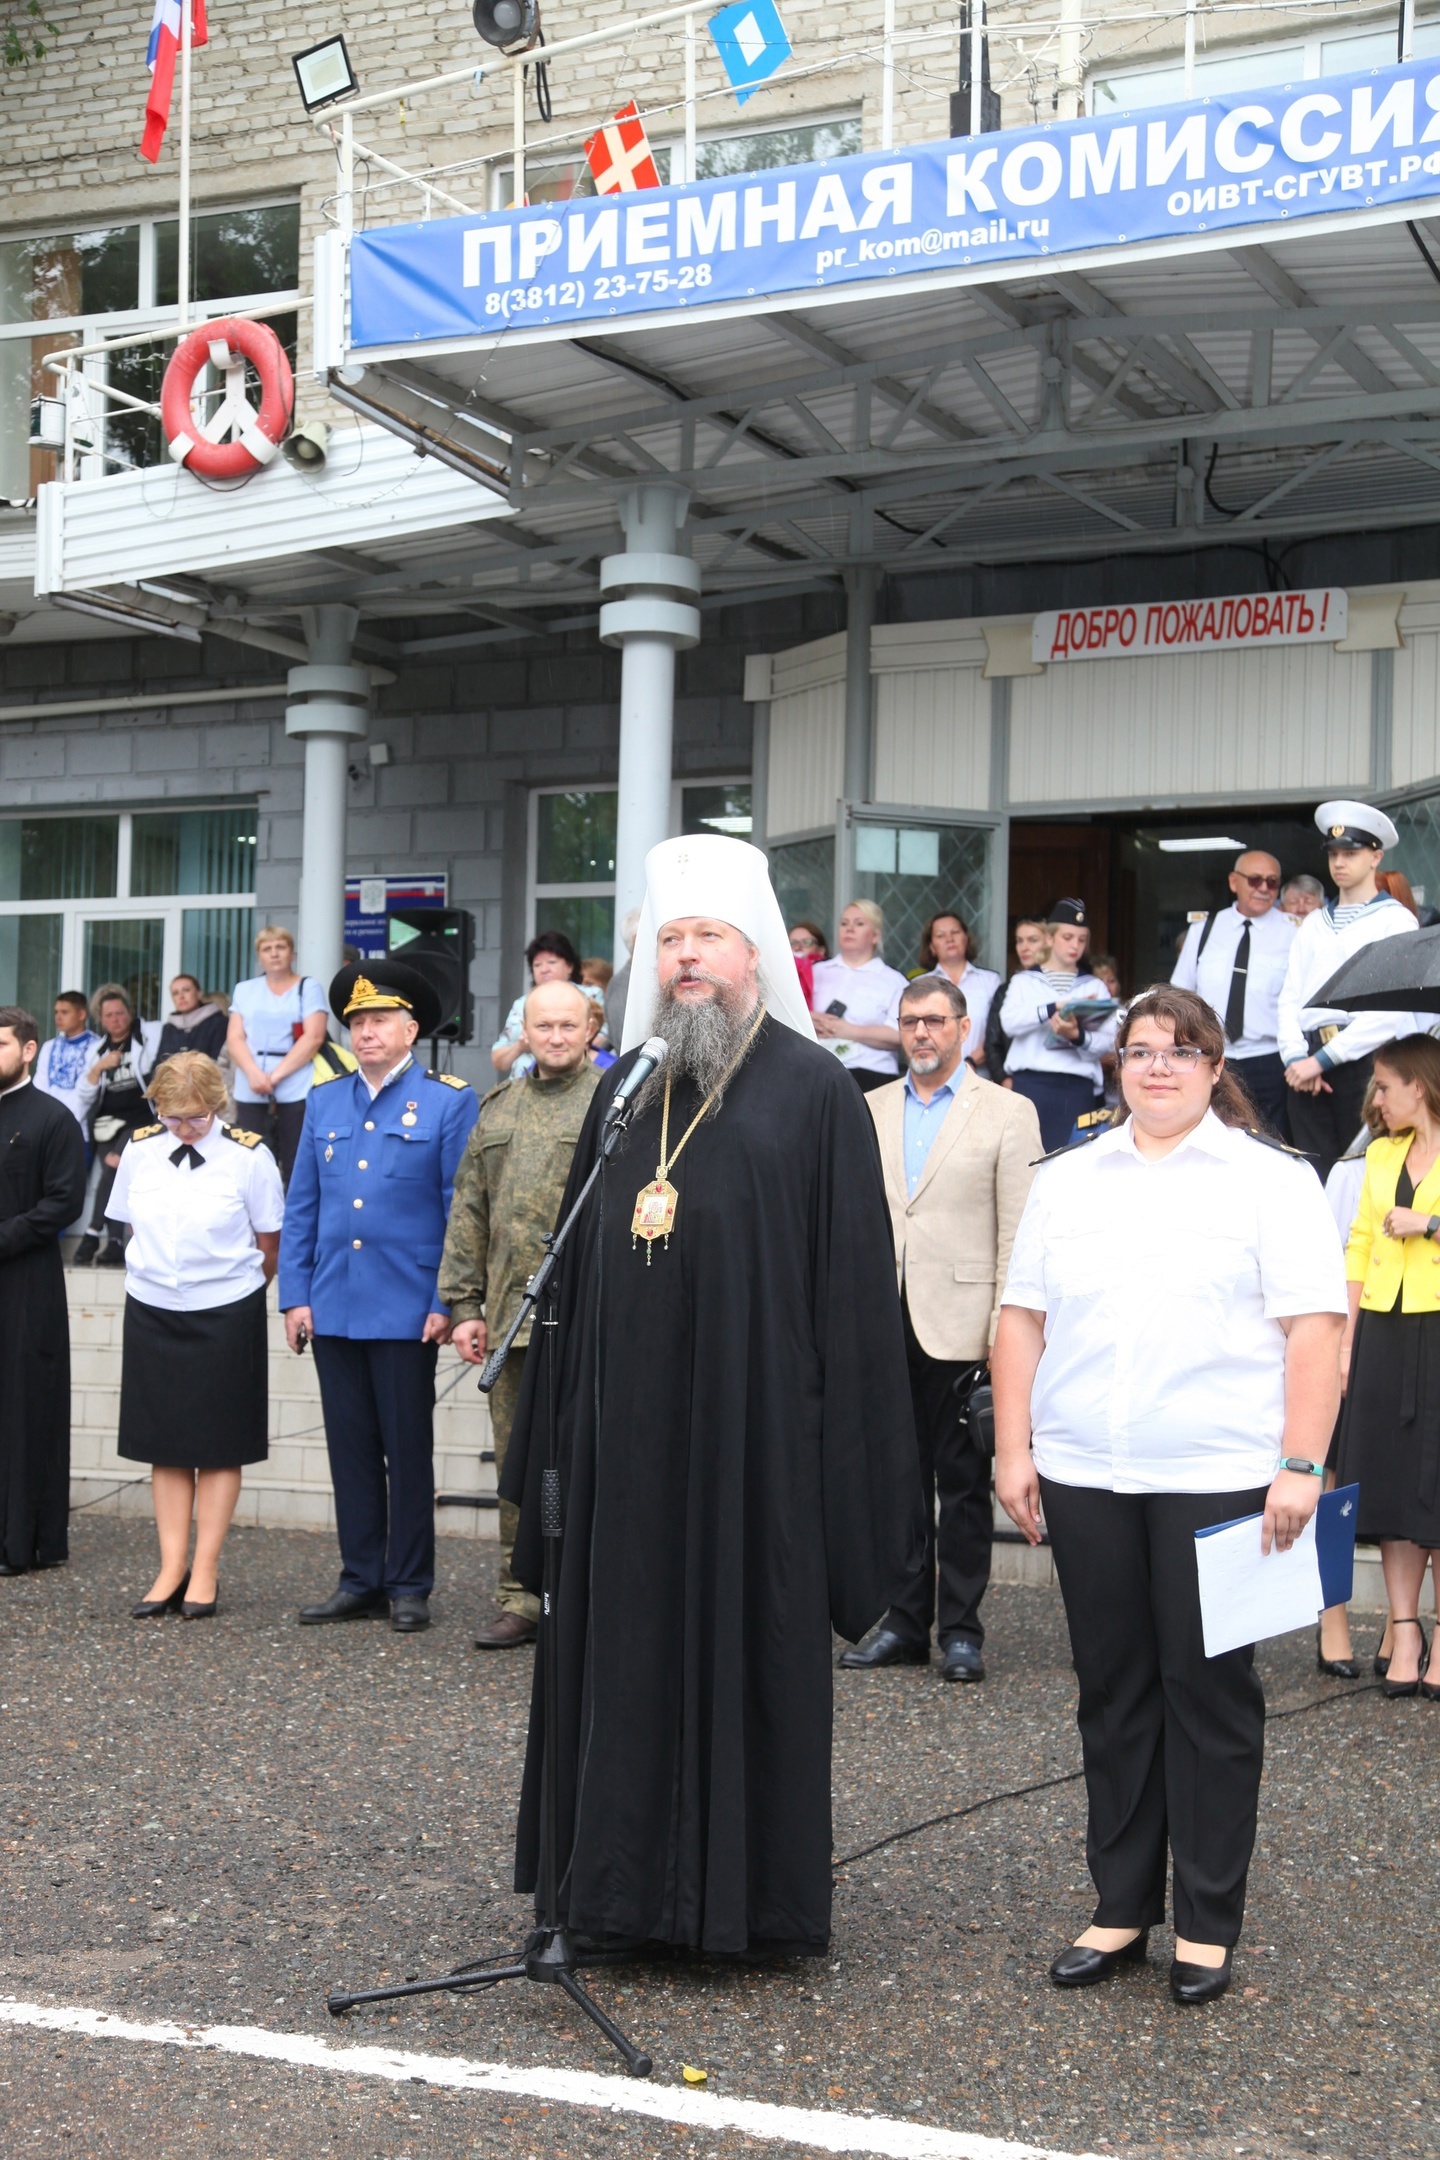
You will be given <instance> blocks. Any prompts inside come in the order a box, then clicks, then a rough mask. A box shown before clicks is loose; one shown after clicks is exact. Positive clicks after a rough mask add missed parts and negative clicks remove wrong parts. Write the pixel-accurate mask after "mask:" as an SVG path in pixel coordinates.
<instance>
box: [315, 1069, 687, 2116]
mask: <svg viewBox="0 0 1440 2160" xmlns="http://www.w3.org/2000/svg"><path fill="white" fill-rule="evenodd" d="M630 1114H631V1106H630V1105H629V1104H628V1103H627V1104H625V1105H624V1106H623V1107H622V1108H621V1109H620V1110H618V1111H616V1112H615V1114H614V1115H613V1116H612V1117H611V1119H610V1122H609V1123H608V1124H607V1125H606V1127H605V1129H604V1132H603V1134H602V1136H601V1141H600V1149H599V1153H598V1154H597V1156H596V1158H595V1164H594V1167H593V1169H592V1170H591V1172H590V1175H589V1176H588V1177H587V1178H586V1180H585V1183H584V1184H583V1185H582V1186H581V1188H580V1190H579V1192H578V1193H577V1194H576V1196H575V1205H574V1206H573V1207H572V1208H571V1210H570V1213H569V1214H568V1215H567V1216H566V1218H565V1220H564V1222H563V1223H562V1224H561V1225H560V1227H559V1229H558V1230H555V1231H552V1233H551V1234H550V1235H549V1236H548V1237H547V1238H546V1240H545V1257H544V1259H543V1260H542V1261H541V1263H540V1265H539V1267H538V1268H537V1269H536V1270H535V1273H534V1274H533V1275H532V1276H531V1278H530V1280H529V1282H528V1283H527V1284H526V1285H525V1295H524V1297H523V1298H522V1299H521V1301H520V1309H519V1311H518V1312H517V1313H516V1315H515V1318H514V1319H513V1320H512V1321H511V1323H510V1326H509V1328H508V1329H507V1330H506V1333H505V1336H504V1339H503V1341H501V1342H500V1343H499V1344H497V1346H496V1348H495V1349H493V1350H492V1351H491V1352H490V1355H489V1356H488V1357H487V1358H486V1360H485V1363H484V1365H483V1366H482V1367H481V1370H480V1387H481V1390H482V1392H483V1393H485V1394H486V1395H488V1394H489V1393H490V1390H491V1389H492V1388H493V1387H494V1385H495V1383H496V1381H497V1380H498V1379H499V1377H500V1374H501V1372H502V1370H503V1368H504V1365H505V1361H506V1359H507V1358H508V1357H509V1355H510V1352H511V1350H512V1349H513V1348H514V1344H515V1338H516V1336H517V1335H518V1334H519V1332H520V1330H521V1328H522V1327H523V1326H524V1325H525V1322H526V1321H527V1320H528V1319H529V1318H530V1316H531V1314H532V1313H533V1312H534V1311H535V1308H536V1307H537V1305H539V1304H540V1303H541V1301H542V1299H543V1301H544V1308H545V1309H544V1313H543V1316H542V1318H541V1321H540V1326H541V1329H542V1331H543V1334H542V1339H543V1341H544V1344H545V1354H546V1360H545V1379H546V1412H547V1418H546V1423H547V1432H546V1450H545V1467H544V1469H543V1470H542V1472H541V1475H540V1535H541V1538H542V1540H543V1542H544V1552H545V1563H544V1573H543V1578H542V1590H541V1601H540V1606H541V1610H540V1644H539V1647H540V1660H541V1664H540V1690H541V1704H542V1712H543V1718H544V1731H545V1757H544V1768H543V1772H542V1776H541V1781H540V1808H541V1848H540V1880H539V1891H538V1895H537V1898H536V1908H537V1910H536V1921H537V1925H536V1926H535V1928H534V1930H533V1931H532V1933H531V1934H530V1935H529V1936H528V1937H527V1939H526V1942H525V1946H524V1948H523V1950H521V1951H519V1952H518V1953H517V1954H516V1956H515V1957H514V1959H513V1960H512V1961H511V1962H509V1963H504V1964H498V1965H488V1964H483V1963H481V1964H475V1965H457V1966H456V1967H455V1968H454V1969H453V1970H452V1971H450V1972H448V1973H445V1974H444V1975H442V1977H441V1978H439V1979H438V1980H410V1981H407V1982H406V1983H405V1984H404V1985H403V1986H401V1987H388V1988H368V1989H365V1990H364V1991H363V1992H361V1993H358V1994H347V1993H346V1992H344V1991H343V1990H342V1989H338V1988H337V1989H335V1990H334V1991H333V1992H332V1993H331V1994H330V1995H329V1996H328V1997H327V1998H326V2005H325V2006H326V2008H327V2009H328V2010H329V2012H330V2015H331V2016H332V2017H341V2016H343V2015H344V2013H345V2012H346V2011H347V2010H351V2009H354V2008H355V2006H356V2005H357V2004H360V2003H376V2002H396V2001H398V2000H399V1999H400V1998H401V1997H402V1996H407V1995H437V1994H440V1993H443V1992H449V1993H451V1994H456V1995H460V1994H474V1993H476V1992H477V1991H478V1990H479V1989H481V1988H489V1987H496V1986H498V1985H499V1983H500V1982H501V1981H502V1980H531V1981H535V1982H537V1983H538V1984H539V1985H541V1986H546V1987H559V1988H562V1989H563V1990H564V1992H565V1993H566V1994H567V1995H568V1996H569V1998H570V2000H571V2002H573V2003H574V2004H575V2005H576V2007H577V2008H578V2009H580V2010H582V2011H583V2012H584V2014H585V2016H586V2017H588V2018H589V2019H590V2020H591V2022H592V2024H595V2025H597V2026H598V2027H599V2028H600V2030H601V2032H602V2033H603V2034H604V2035H605V2038H606V2039H607V2040H608V2041H609V2042H610V2045H611V2046H612V2047H613V2048H615V2049H617V2050H618V2052H619V2053H620V2055H621V2056H622V2057H623V2058H624V2061H625V2065H626V2068H627V2069H628V2070H629V2072H630V2074H631V2076H632V2077H648V2076H649V2075H650V2072H651V2070H652V2068H653V2067H654V2066H653V2064H652V2062H651V2058H650V2057H649V2056H648V2055H647V2054H645V2053H644V2052H643V2050H642V2049H640V2048H637V2047H636V2046H635V2044H634V2042H633V2041H631V2040H628V2039H627V2038H626V2036H625V2034H624V2033H623V2032H621V2030H620V2028H619V2026H618V2025H617V2024H615V2022H614V2020H613V2019H611V2018H609V2017H607V2016H606V2014H605V2012H604V2011H603V2010H602V2009H601V2008H600V2005H599V2004H598V2003H597V2002H596V2001H595V2000H594V1999H593V1998H592V1997H591V1996H590V1995H589V1994H587V1992H586V1990H585V1987H584V1985H583V1983H582V1982H581V1980H580V1979H579V1977H578V1972H579V1968H580V1967H581V1966H583V1965H618V1964H625V1963H628V1962H630V1961H631V1960H632V1959H633V1956H634V1953H633V1952H632V1951H613V1950H611V1951H607V1950H581V1949H579V1948H578V1947H577V1946H576V1943H575V1939H574V1937H573V1936H572V1934H571V1933H570V1930H569V1929H568V1927H566V1925H565V1924H564V1922H563V1921H562V1920H561V1918H560V1794H559V1782H558V1780H557V1778H556V1775H555V1769H556V1760H557V1756H558V1752H559V1745H560V1646H559V1640H558V1636H557V1633H556V1630H557V1628H558V1625H559V1601H560V1546H561V1541H562V1538H563V1536H564V1524H563V1521H562V1514H561V1506H560V1469H559V1435H558V1431H557V1426H556V1366H557V1356H558V1351H557V1343H558V1335H559V1325H560V1323H559V1319H558V1316H557V1313H556V1304H557V1289H558V1285H557V1283H556V1279H555V1274H556V1268H557V1266H558V1264H559V1260H560V1255H561V1253H562V1252H563V1251H564V1249H565V1245H566V1242H567V1240H568V1238H569V1236H570V1233H571V1231H572V1230H573V1229H574V1227H575V1224H576V1222H577V1221H578V1220H579V1218H580V1215H581V1213H582V1211H583V1209H584V1207H585V1204H586V1202H587V1201H588V1199H589V1198H590V1194H591V1191H592V1189H593V1187H594V1185H595V1183H596V1180H597V1179H598V1178H599V1176H600V1174H601V1172H602V1171H603V1170H604V1168H605V1165H606V1163H607V1162H608V1161H609V1159H610V1157H611V1155H612V1154H613V1153H614V1151H615V1149H616V1147H617V1146H618V1145H619V1143H620V1141H621V1139H622V1138H623V1136H624V1134H625V1132H626V1131H627V1129H628V1127H629V1123H630Z"/></svg>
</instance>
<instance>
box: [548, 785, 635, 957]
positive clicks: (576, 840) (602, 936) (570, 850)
mask: <svg viewBox="0 0 1440 2160" xmlns="http://www.w3.org/2000/svg"><path fill="white" fill-rule="evenodd" d="M617 800H618V797H617V795H616V792H615V790H614V788H589V789H585V790H583V791H582V790H579V789H561V788H543V789H537V791H536V793H535V794H534V795H532V796H531V798H530V802H531V807H532V813H533V819H534V824H533V841H532V847H531V862H532V864H533V871H532V877H531V906H530V928H529V931H528V933H527V936H528V937H533V936H534V935H535V932H536V931H537V930H562V931H563V932H564V933H565V935H566V937H568V938H569V940H570V942H571V944H572V945H573V946H574V947H575V949H576V951H577V952H578V953H579V954H580V955H581V956H582V958H583V957H585V956H587V955H589V954H592V953H593V954H597V955H599V956H600V957H601V958H602V959H607V960H608V959H609V957H610V954H611V951H612V950H613V948H614V944H615V808H616V803H617Z"/></svg>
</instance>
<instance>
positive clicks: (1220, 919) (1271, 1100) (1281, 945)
mask: <svg viewBox="0 0 1440 2160" xmlns="http://www.w3.org/2000/svg"><path fill="white" fill-rule="evenodd" d="M1230 890H1231V892H1232V893H1233V894H1234V899H1233V900H1232V902H1231V904H1230V906H1229V907H1228V908H1222V909H1221V910H1220V912H1219V913H1218V914H1216V915H1202V916H1201V918H1200V920H1199V921H1198V922H1194V923H1192V924H1191V925H1190V929H1189V933H1188V934H1187V936H1186V939H1185V943H1184V944H1183V946H1182V947H1181V948H1180V957H1179V959H1178V960H1177V961H1176V963H1175V972H1174V974H1173V975H1172V976H1171V977H1170V980H1171V982H1172V983H1173V984H1174V985H1175V987H1176V989H1177V990H1195V991H1198V992H1199V994H1200V996H1201V997H1203V998H1204V1000H1205V1002H1206V1004H1207V1005H1208V1006H1209V1007H1210V1010H1211V1011H1212V1012H1213V1013H1214V1014H1215V1016H1216V1018H1217V1019H1218V1020H1219V1021H1220V1023H1221V1025H1222V1027H1223V1028H1224V1030H1225V1069H1226V1071H1227V1072H1228V1073H1231V1074H1232V1075H1233V1076H1234V1078H1235V1079H1237V1080H1238V1081H1239V1082H1240V1084H1241V1086H1242V1087H1243V1088H1244V1089H1245V1091H1246V1093H1247V1094H1248V1095H1249V1097H1250V1100H1251V1101H1252V1102H1253V1103H1254V1105H1255V1107H1256V1109H1257V1110H1258V1111H1259V1112H1260V1114H1261V1116H1262V1117H1263V1118H1264V1120H1265V1122H1266V1124H1267V1125H1268V1126H1270V1128H1271V1130H1272V1131H1273V1132H1274V1133H1275V1135H1276V1137H1277V1139H1280V1140H1288V1139H1289V1137H1290V1124H1289V1115H1288V1109H1289V1101H1288V1098H1289V1093H1290V1091H1289V1089H1288V1088H1287V1087H1286V1085H1285V1066H1284V1062H1283V1061H1282V1059H1281V1056H1280V1047H1279V1042H1278V1040H1277V1034H1276V1031H1277V1029H1278V1027H1279V1024H1280V1023H1279V1004H1280V989H1281V985H1282V984H1283V983H1284V980H1285V970H1286V969H1287V967H1288V966H1289V965H1290V953H1291V948H1292V947H1293V945H1294V943H1295V925H1294V923H1293V922H1292V921H1291V919H1290V917H1289V916H1288V915H1286V914H1284V913H1283V912H1282V911H1281V909H1280V908H1278V907H1277V906H1276V904H1275V903H1276V901H1277V900H1278V899H1279V897H1280V865H1279V863H1278V862H1277V861H1276V860H1275V857H1274V856H1273V855H1266V854H1265V853H1264V852H1263V851H1262V850H1260V849H1259V848H1248V849H1247V850H1246V852H1245V853H1244V854H1243V855H1241V856H1239V857H1238V858H1237V860H1236V863H1235V867H1234V869H1233V870H1232V871H1231V872H1230Z"/></svg>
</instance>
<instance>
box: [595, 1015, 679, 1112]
mask: <svg viewBox="0 0 1440 2160" xmlns="http://www.w3.org/2000/svg"><path fill="white" fill-rule="evenodd" d="M669 1055H670V1045H669V1043H667V1042H666V1040H665V1038H664V1036H663V1035H652V1036H651V1037H650V1039H649V1041H648V1042H643V1043H641V1045H640V1055H639V1056H638V1057H637V1058H636V1060H635V1063H634V1064H633V1065H632V1066H631V1068H630V1070H629V1072H628V1073H626V1075H625V1078H624V1079H623V1080H622V1081H621V1083H620V1085H619V1087H618V1088H617V1089H616V1090H615V1093H614V1094H613V1095H612V1096H611V1098H610V1107H609V1109H608V1110H607V1111H606V1112H605V1123H606V1124H607V1125H613V1124H614V1123H615V1122H616V1121H617V1119H619V1118H620V1117H622V1116H623V1115H624V1113H625V1111H626V1110H627V1109H628V1108H629V1106H630V1099H631V1097H632V1096H634V1095H638V1094H639V1092H640V1090H641V1088H642V1087H644V1085H645V1082H646V1081H647V1080H648V1079H649V1077H650V1075H651V1073H653V1072H658V1071H659V1069H660V1067H661V1066H662V1065H663V1064H664V1063H665V1060H666V1058H667V1057H669Z"/></svg>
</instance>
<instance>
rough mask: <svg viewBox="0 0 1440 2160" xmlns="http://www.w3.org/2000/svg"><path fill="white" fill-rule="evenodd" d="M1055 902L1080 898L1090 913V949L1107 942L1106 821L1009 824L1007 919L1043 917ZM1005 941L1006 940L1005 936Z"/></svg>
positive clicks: (1105, 946) (1105, 945) (1102, 948)
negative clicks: (1093, 823) (1103, 822)
mask: <svg viewBox="0 0 1440 2160" xmlns="http://www.w3.org/2000/svg"><path fill="white" fill-rule="evenodd" d="M1057 900H1083V901H1084V902H1085V908H1086V912H1087V914H1088V915H1089V917H1090V949H1091V951H1092V952H1097V953H1103V952H1108V951H1109V950H1110V949H1111V946H1110V829H1109V827H1108V826H1107V825H1091V824H1081V823H1079V822H1078V821H1077V822H1076V823H1074V824H1054V825H1051V824H1040V823H1036V822H1032V823H1026V822H1023V821H1021V820H1018V819H1016V820H1012V822H1011V826H1010V909H1009V912H1010V921H1009V924H1008V925H1007V929H1008V930H1013V929H1014V926H1015V924H1016V923H1017V922H1019V921H1021V920H1022V918H1033V919H1034V920H1035V921H1037V922H1043V921H1044V920H1045V915H1046V910H1047V909H1048V908H1050V907H1051V906H1052V905H1053V904H1054V902H1055V901H1057ZM1007 944H1008V938H1007Z"/></svg>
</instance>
